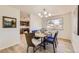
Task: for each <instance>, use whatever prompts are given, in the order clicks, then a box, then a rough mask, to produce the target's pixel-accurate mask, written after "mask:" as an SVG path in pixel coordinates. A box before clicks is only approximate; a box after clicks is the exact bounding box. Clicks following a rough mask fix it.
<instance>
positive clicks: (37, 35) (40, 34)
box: [35, 32, 47, 49]
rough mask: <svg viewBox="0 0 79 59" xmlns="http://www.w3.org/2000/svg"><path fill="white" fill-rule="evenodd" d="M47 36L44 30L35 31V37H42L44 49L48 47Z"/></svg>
mask: <svg viewBox="0 0 79 59" xmlns="http://www.w3.org/2000/svg"><path fill="white" fill-rule="evenodd" d="M46 36H47V34H46V33H44V32H36V33H35V37H40V38H41V43H43V47H44V49H46V45H45V42H44V40H45V37H46Z"/></svg>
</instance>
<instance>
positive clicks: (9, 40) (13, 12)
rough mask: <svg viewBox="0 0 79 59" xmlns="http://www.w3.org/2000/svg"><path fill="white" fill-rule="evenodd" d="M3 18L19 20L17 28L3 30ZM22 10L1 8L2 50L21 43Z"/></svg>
mask: <svg viewBox="0 0 79 59" xmlns="http://www.w3.org/2000/svg"><path fill="white" fill-rule="evenodd" d="M2 16H8V17H14V18H17V28H3V27H2V21H3V20H2ZM19 21H20V10H19V9H15V8H11V7H9V6H0V49H4V48H7V47H10V46H13V45H16V44H18V43H19V42H20V34H19V33H20V32H19V31H20V22H19Z"/></svg>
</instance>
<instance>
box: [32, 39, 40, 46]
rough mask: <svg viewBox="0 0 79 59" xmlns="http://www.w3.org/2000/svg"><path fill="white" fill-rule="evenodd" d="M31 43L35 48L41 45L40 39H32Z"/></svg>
mask: <svg viewBox="0 0 79 59" xmlns="http://www.w3.org/2000/svg"><path fill="white" fill-rule="evenodd" d="M32 42H33V44H34V45H35V46H37V45H39V44H40V43H41V39H35V38H33V39H32Z"/></svg>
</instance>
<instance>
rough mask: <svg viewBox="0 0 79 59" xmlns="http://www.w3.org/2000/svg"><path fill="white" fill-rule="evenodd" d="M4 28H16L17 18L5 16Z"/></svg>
mask: <svg viewBox="0 0 79 59" xmlns="http://www.w3.org/2000/svg"><path fill="white" fill-rule="evenodd" d="M3 28H16V18H13V17H7V16H3Z"/></svg>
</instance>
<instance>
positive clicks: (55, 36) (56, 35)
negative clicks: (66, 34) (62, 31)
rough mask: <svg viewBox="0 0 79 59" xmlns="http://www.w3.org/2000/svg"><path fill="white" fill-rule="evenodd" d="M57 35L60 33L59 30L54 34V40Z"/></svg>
mask: <svg viewBox="0 0 79 59" xmlns="http://www.w3.org/2000/svg"><path fill="white" fill-rule="evenodd" d="M57 35H58V31H57V32H56V33H55V35H54V40H56V39H57Z"/></svg>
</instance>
